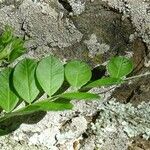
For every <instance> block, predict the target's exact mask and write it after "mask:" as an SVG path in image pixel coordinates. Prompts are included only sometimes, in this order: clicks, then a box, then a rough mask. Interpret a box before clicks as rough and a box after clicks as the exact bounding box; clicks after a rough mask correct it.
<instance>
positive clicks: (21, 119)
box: [0, 111, 46, 136]
mask: <svg viewBox="0 0 150 150" xmlns="http://www.w3.org/2000/svg"><path fill="white" fill-rule="evenodd" d="M45 115H46V112H44V111H39V112H35V113H32V114H29V115H21V116H13V117H10V118H8V119H6V120H4V121H2V122H0V136H3V135H7V134H10V133H12V132H13V131H15V130H17V129H18V128H19V127H20V125H21V124H22V123H25V124H36V123H38V122H39V121H41V120H42V119H43V118H44V116H45Z"/></svg>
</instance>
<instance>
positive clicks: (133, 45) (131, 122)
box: [0, 0, 150, 150]
mask: <svg viewBox="0 0 150 150" xmlns="http://www.w3.org/2000/svg"><path fill="white" fill-rule="evenodd" d="M149 11H150V2H149V1H148V0H147V1H145V0H124V1H122V0H58V1H56V0H10V1H7V0H0V31H1V30H3V28H4V26H5V25H6V24H9V25H11V26H12V27H14V30H15V34H16V35H18V36H21V37H25V39H26V40H27V42H26V47H27V48H28V50H29V51H28V54H27V55H28V56H30V57H35V58H41V57H43V56H45V55H48V54H50V53H52V54H54V55H56V56H58V57H60V58H61V59H62V60H63V61H65V60H70V59H76V58H77V59H82V60H84V61H86V62H88V63H89V64H90V65H91V66H92V67H94V66H97V65H99V64H101V63H104V64H105V62H106V61H107V60H108V59H109V58H110V57H111V56H113V55H116V54H119V55H129V54H130V55H133V56H134V57H133V58H134V63H135V65H137V64H139V62H140V65H139V66H140V67H139V68H138V70H140V69H141V68H142V69H143V67H144V66H146V67H147V68H146V69H149V68H148V66H149V65H148V64H149V52H150V12H149ZM132 53H133V54H132ZM141 60H142V61H141ZM138 70H136V71H137V72H138ZM143 71H145V70H143ZM147 80H148V81H149V80H150V78H147V79H146V83H147V85H146V86H145V84H146V83H145V82H144V84H143V82H139V81H137V82H138V83H141V85H139V86H140V88H134V91H131V93H133V92H137V93H138V94H137V99H139V97H140V96H141V95H140V94H139V93H140V92H138V91H137V89H139V90H140V91H142V90H143V91H144V92H143V93H144V95H146V96H142V97H143V98H141V97H140V99H142V100H141V101H145V102H143V103H141V101H140V102H137V104H138V105H134V107H133V106H132V104H131V103H130V101H129V103H127V101H126V100H127V99H128V97H130V94H129V93H130V92H127V93H128V94H129V95H128V94H125V98H124V97H123V96H122V97H121V96H118V95H117V96H116V97H119V102H117V101H116V100H114V98H112V96H111V94H112V92H113V90H112V89H109V90H108V89H107V88H106V89H105V88H104V89H103V88H100V89H93V91H94V92H97V93H103V91H105V90H106V91H108V92H106V93H104V94H102V99H101V100H99V101H92V102H85V101H82V102H81V101H73V103H74V104H75V108H74V109H73V110H72V111H64V112H48V113H47V114H46V115H45V114H41V119H39V120H40V121H39V120H38V121H37V122H36V121H32V120H34V119H36V117H37V116H38V117H39V114H36V116H32V117H28V118H26V120H25V122H26V123H23V124H21V125H20V127H19V128H18V129H17V130H15V131H14V132H13V133H11V134H9V135H7V136H3V137H0V149H1V150H12V149H13V150H21V149H22V150H29V149H33V150H37V149H40V150H78V149H81V150H98V149H102V150H128V148H130V149H131V148H132V147H137V146H136V145H132V141H133V140H132V138H135V137H138V136H142V140H145V141H147V139H148V138H150V117H149V116H150V115H149V114H150V111H149V105H150V103H149V100H150V97H149V92H150V89H149V87H150V85H149V83H150V82H147ZM135 83H136V82H135ZM135 86H136V85H134V87H135ZM124 87H125V86H124ZM131 88H133V87H132V86H131ZM125 89H126V88H125ZM129 89H130V88H129ZM127 90H128V89H127ZM118 91H119V90H118ZM118 91H116V93H119V92H118ZM124 91H125V90H124ZM114 95H115V94H114ZM120 95H122V93H121V94H120ZM122 99H125V100H122ZM143 99H144V100H143ZM137 101H138V100H137ZM131 102H132V101H131ZM122 103H127V104H122ZM135 143H136V142H135ZM137 143H138V142H137ZM133 144H134V142H133ZM145 145H146V144H145ZM143 147H144V146H143ZM145 147H148V146H145ZM145 149H146V150H148V148H145ZM143 150H144V149H143Z"/></svg>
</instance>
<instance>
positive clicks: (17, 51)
mask: <svg viewBox="0 0 150 150" xmlns="http://www.w3.org/2000/svg"><path fill="white" fill-rule="evenodd" d="M11 45H12V51H11V53H10V55H9V58H8V60H9V61H10V62H12V61H13V60H15V59H16V58H18V57H19V56H21V55H22V54H23V53H24V52H26V48H25V47H24V41H23V39H21V38H16V37H14V38H13V40H12V42H11Z"/></svg>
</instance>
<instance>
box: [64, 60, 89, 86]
mask: <svg viewBox="0 0 150 150" xmlns="http://www.w3.org/2000/svg"><path fill="white" fill-rule="evenodd" d="M65 76H66V79H67V81H68V82H69V84H70V85H71V86H73V87H75V88H80V87H82V86H83V85H84V84H86V83H87V82H88V81H89V80H90V79H91V76H92V73H91V69H90V67H89V66H88V65H87V64H86V63H84V62H81V61H76V60H75V61H71V62H69V63H67V65H66V67H65Z"/></svg>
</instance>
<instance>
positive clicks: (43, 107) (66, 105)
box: [11, 100, 73, 117]
mask: <svg viewBox="0 0 150 150" xmlns="http://www.w3.org/2000/svg"><path fill="white" fill-rule="evenodd" d="M72 108H73V105H72V104H71V103H70V101H67V100H66V101H64V100H58V101H54V102H52V101H50V100H43V101H40V102H36V103H33V104H31V105H29V106H27V107H25V108H23V109H21V110H18V111H16V112H14V114H13V116H14V115H27V114H31V113H34V112H38V111H64V110H70V109H72ZM11 117H12V115H11Z"/></svg>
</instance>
